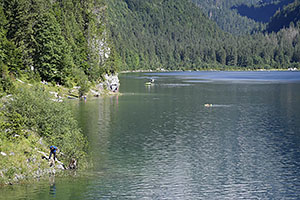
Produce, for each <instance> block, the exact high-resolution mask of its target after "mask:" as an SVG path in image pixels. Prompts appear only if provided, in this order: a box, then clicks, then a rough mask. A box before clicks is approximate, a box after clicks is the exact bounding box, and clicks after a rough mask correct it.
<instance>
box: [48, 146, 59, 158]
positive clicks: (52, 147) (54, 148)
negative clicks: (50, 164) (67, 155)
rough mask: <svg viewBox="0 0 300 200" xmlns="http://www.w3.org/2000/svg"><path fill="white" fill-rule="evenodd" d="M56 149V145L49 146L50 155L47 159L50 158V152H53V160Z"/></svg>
mask: <svg viewBox="0 0 300 200" xmlns="http://www.w3.org/2000/svg"><path fill="white" fill-rule="evenodd" d="M57 150H58V149H57V147H56V146H53V145H52V146H50V155H49V159H48V160H50V158H51V156H52V154H53V159H54V161H55V158H56V151H57Z"/></svg>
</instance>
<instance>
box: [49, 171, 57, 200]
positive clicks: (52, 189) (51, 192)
mask: <svg viewBox="0 0 300 200" xmlns="http://www.w3.org/2000/svg"><path fill="white" fill-rule="evenodd" d="M49 183H50V189H49V195H50V197H53V198H55V197H56V186H55V176H50V177H49Z"/></svg>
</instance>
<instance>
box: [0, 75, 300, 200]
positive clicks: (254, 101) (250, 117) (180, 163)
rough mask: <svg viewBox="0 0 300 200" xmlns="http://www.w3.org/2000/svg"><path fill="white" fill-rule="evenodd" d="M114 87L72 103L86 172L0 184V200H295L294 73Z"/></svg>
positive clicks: (298, 115)
mask: <svg viewBox="0 0 300 200" xmlns="http://www.w3.org/2000/svg"><path fill="white" fill-rule="evenodd" d="M150 79H154V84H152V85H145V83H146V82H147V81H148V80H150ZM120 82H121V87H120V92H121V93H122V95H120V96H112V97H103V98H99V99H88V101H87V102H86V103H84V102H79V103H77V102H73V103H74V109H75V111H76V112H75V113H76V117H77V118H78V120H79V122H80V126H81V127H82V129H83V131H84V133H85V134H86V135H87V137H88V139H89V142H90V147H91V148H90V152H89V153H90V155H91V157H92V160H93V161H92V162H93V168H92V169H90V170H89V171H87V172H82V173H81V174H80V175H78V176H75V177H73V176H70V177H64V178H55V177H50V178H49V180H46V181H45V180H44V181H39V182H36V183H34V184H28V185H15V186H7V187H4V188H1V189H0V192H1V196H0V199H59V200H64V199H72V200H74V199H170V200H174V199H180V200H184V199H300V72H268V71H264V72H163V73H127V74H121V75H120ZM206 104H207V105H206Z"/></svg>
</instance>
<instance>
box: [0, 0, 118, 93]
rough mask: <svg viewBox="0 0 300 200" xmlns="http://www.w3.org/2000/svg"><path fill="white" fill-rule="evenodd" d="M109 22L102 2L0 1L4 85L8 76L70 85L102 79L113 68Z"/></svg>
mask: <svg viewBox="0 0 300 200" xmlns="http://www.w3.org/2000/svg"><path fill="white" fill-rule="evenodd" d="M105 20H106V6H105V3H104V1H103V0H97V1H94V0H86V1H81V0H64V1H52V0H0V65H1V74H2V78H1V79H0V80H1V81H2V82H3V85H4V86H3V87H5V84H6V83H7V81H6V80H8V79H9V78H8V76H10V78H12V77H20V76H23V77H24V78H25V79H32V80H45V81H49V82H54V83H60V84H64V85H66V86H73V85H83V84H85V83H86V82H87V81H90V82H95V81H99V80H100V79H101V76H102V75H103V73H106V72H109V71H111V70H113V71H114V70H115V66H114V67H112V66H113V64H112V61H110V62H104V61H108V60H107V59H108V57H109V55H110V53H111V49H112V48H111V47H110V44H109V42H108V38H107V34H106V27H105V24H106V23H105ZM112 57H113V56H112ZM109 59H110V58H109ZM4 89H5V88H4Z"/></svg>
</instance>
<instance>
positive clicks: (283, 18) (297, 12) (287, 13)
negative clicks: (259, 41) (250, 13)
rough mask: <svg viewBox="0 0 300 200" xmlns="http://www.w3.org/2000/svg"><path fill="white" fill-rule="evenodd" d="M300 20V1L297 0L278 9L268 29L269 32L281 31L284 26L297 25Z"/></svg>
mask: <svg viewBox="0 0 300 200" xmlns="http://www.w3.org/2000/svg"><path fill="white" fill-rule="evenodd" d="M299 21H300V1H299V0H296V1H294V2H293V3H291V4H289V5H287V6H286V7H284V9H282V10H280V11H277V12H276V14H275V15H274V16H273V17H272V18H271V21H270V22H269V23H268V25H267V28H266V30H267V31H268V32H272V31H275V32H277V31H279V30H280V29H282V28H285V27H286V28H288V27H289V26H295V24H297V23H298V22H299Z"/></svg>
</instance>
